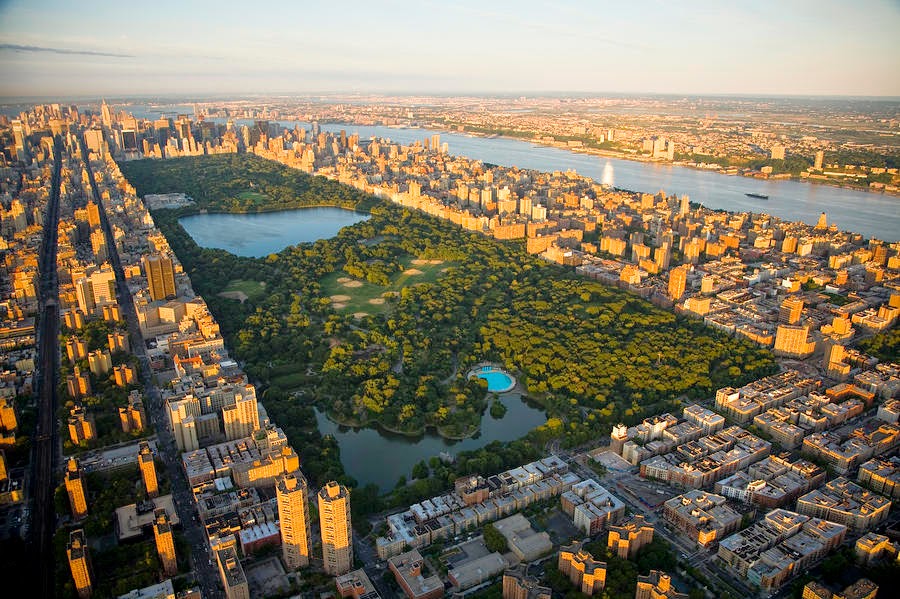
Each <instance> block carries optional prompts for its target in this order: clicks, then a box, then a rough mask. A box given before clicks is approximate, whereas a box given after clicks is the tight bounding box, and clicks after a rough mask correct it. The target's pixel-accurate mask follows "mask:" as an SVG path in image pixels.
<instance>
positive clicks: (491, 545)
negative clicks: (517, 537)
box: [482, 524, 508, 553]
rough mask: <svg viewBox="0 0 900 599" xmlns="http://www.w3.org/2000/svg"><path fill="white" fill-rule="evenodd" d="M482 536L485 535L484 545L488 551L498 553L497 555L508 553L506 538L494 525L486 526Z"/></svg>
mask: <svg viewBox="0 0 900 599" xmlns="http://www.w3.org/2000/svg"><path fill="white" fill-rule="evenodd" d="M482 534H483V535H484V544H485V546H486V547H487V548H488V551H496V552H497V553H506V550H507V548H508V547H507V544H506V537H504V536H503V535H502V534H501V533H500V531H499V530H497V529H496V528H495V527H494V525H493V524H486V525H485V527H484V528H483V529H482Z"/></svg>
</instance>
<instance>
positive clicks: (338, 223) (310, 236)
mask: <svg viewBox="0 0 900 599" xmlns="http://www.w3.org/2000/svg"><path fill="white" fill-rule="evenodd" d="M368 219H369V216H368V215H366V214H362V213H360V212H354V211H352V210H344V209H343V208H332V207H317V208H297V209H294V210H282V211H279V212H260V213H247V214H219V213H209V214H195V215H192V216H186V217H184V218H181V219H179V220H178V222H179V223H181V226H182V227H184V230H185V231H187V232H188V235H190V236H191V238H193V240H194V241H195V242H197V245H199V246H200V247H205V248H218V249H222V250H227V251H229V252H231V253H232V254H235V255H237V256H247V257H251V258H261V257H263V256H268V255H269V254H276V253H278V252H280V251H281V250H283V249H284V248H286V247H288V246H290V245H296V244H298V243H304V242H312V241H317V240H319V239H328V238H329V237H334V236H335V235H337V233H338V231H340V230H341V229H343V228H344V227H347V226H349V225H354V224H356V223H358V222H361V221H364V220H368Z"/></svg>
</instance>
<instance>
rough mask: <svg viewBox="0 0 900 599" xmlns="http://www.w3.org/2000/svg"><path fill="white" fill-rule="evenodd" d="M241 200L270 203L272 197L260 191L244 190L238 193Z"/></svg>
mask: <svg viewBox="0 0 900 599" xmlns="http://www.w3.org/2000/svg"><path fill="white" fill-rule="evenodd" d="M237 197H238V199H239V200H247V201H250V202H253V203H254V204H268V203H269V202H271V200H272V198H270V197H269V196H267V195H266V194H264V193H259V192H258V191H242V192H240V193H238V194H237Z"/></svg>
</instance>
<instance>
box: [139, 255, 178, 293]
mask: <svg viewBox="0 0 900 599" xmlns="http://www.w3.org/2000/svg"><path fill="white" fill-rule="evenodd" d="M141 266H142V267H143V268H144V276H146V277H147V286H148V287H149V288H150V299H152V300H153V301H156V300H165V299H172V298H173V297H175V269H174V268H173V266H172V259H171V258H169V257H168V256H162V255H153V256H144V257H143V258H141Z"/></svg>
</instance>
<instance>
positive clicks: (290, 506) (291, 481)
mask: <svg viewBox="0 0 900 599" xmlns="http://www.w3.org/2000/svg"><path fill="white" fill-rule="evenodd" d="M307 490H308V487H307V484H306V478H305V477H304V476H303V473H302V472H300V471H299V470H297V471H294V472H291V473H290V474H285V475H284V476H283V477H281V478H279V479H278V481H277V482H276V484H275V495H276V496H277V497H278V519H279V520H280V522H281V554H282V557H283V559H284V565H285V567H287V569H288V570H296V569H297V568H301V567H303V566H308V565H309V506H308V505H307Z"/></svg>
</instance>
